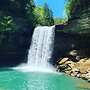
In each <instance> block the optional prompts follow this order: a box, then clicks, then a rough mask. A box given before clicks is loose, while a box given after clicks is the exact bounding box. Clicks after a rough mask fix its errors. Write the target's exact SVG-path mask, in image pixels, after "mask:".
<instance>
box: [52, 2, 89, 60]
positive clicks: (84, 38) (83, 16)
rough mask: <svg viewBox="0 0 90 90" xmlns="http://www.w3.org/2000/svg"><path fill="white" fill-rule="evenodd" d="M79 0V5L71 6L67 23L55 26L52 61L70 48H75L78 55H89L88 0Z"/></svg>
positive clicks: (70, 49)
mask: <svg viewBox="0 0 90 90" xmlns="http://www.w3.org/2000/svg"><path fill="white" fill-rule="evenodd" d="M79 1H80V3H79V4H80V5H79V6H76V7H74V8H73V9H74V10H73V13H72V15H71V16H72V17H71V18H69V20H68V22H67V23H68V24H67V25H58V26H56V34H55V46H54V54H53V58H54V62H56V61H57V60H58V59H59V58H62V57H64V56H68V55H69V54H68V53H69V52H70V51H72V50H77V52H78V53H79V54H78V55H79V56H83V57H90V54H89V53H90V52H89V51H90V40H89V39H90V1H89V0H79ZM77 8H78V10H77ZM69 56H70V55H69ZM70 57H72V56H70Z"/></svg>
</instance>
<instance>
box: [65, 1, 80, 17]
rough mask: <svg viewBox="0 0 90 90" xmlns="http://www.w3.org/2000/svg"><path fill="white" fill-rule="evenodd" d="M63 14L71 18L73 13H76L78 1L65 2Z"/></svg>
mask: <svg viewBox="0 0 90 90" xmlns="http://www.w3.org/2000/svg"><path fill="white" fill-rule="evenodd" d="M66 1H67V2H66V6H65V13H66V15H67V18H72V17H73V16H74V14H75V13H78V10H79V9H78V7H79V6H80V0H66Z"/></svg>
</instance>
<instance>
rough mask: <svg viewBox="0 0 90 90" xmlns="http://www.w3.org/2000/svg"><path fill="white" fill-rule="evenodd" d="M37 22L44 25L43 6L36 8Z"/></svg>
mask: <svg viewBox="0 0 90 90" xmlns="http://www.w3.org/2000/svg"><path fill="white" fill-rule="evenodd" d="M34 16H35V22H36V24H37V25H43V23H44V9H43V7H40V6H38V7H36V8H35V9H34Z"/></svg>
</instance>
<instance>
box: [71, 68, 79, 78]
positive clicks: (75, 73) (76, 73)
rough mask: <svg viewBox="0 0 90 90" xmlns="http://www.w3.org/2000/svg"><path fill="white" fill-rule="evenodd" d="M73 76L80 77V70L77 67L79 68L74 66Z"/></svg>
mask: <svg viewBox="0 0 90 90" xmlns="http://www.w3.org/2000/svg"><path fill="white" fill-rule="evenodd" d="M71 76H74V77H80V70H79V69H77V68H74V69H73V70H72V71H71Z"/></svg>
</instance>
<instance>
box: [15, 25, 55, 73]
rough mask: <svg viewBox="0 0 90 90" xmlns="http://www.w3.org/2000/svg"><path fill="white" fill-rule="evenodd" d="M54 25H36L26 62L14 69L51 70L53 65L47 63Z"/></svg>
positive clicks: (51, 47) (49, 57) (53, 34)
mask: <svg viewBox="0 0 90 90" xmlns="http://www.w3.org/2000/svg"><path fill="white" fill-rule="evenodd" d="M54 31H55V26H50V27H48V26H38V27H36V28H35V30H34V33H33V36H32V42H31V46H30V49H29V53H28V63H27V64H22V65H20V66H18V67H15V68H14V69H18V70H22V71H25V72H27V71H40V72H53V71H55V69H54V67H53V66H52V65H51V64H50V63H49V60H50V59H51V56H52V51H53V45H54V36H55V32H54Z"/></svg>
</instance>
